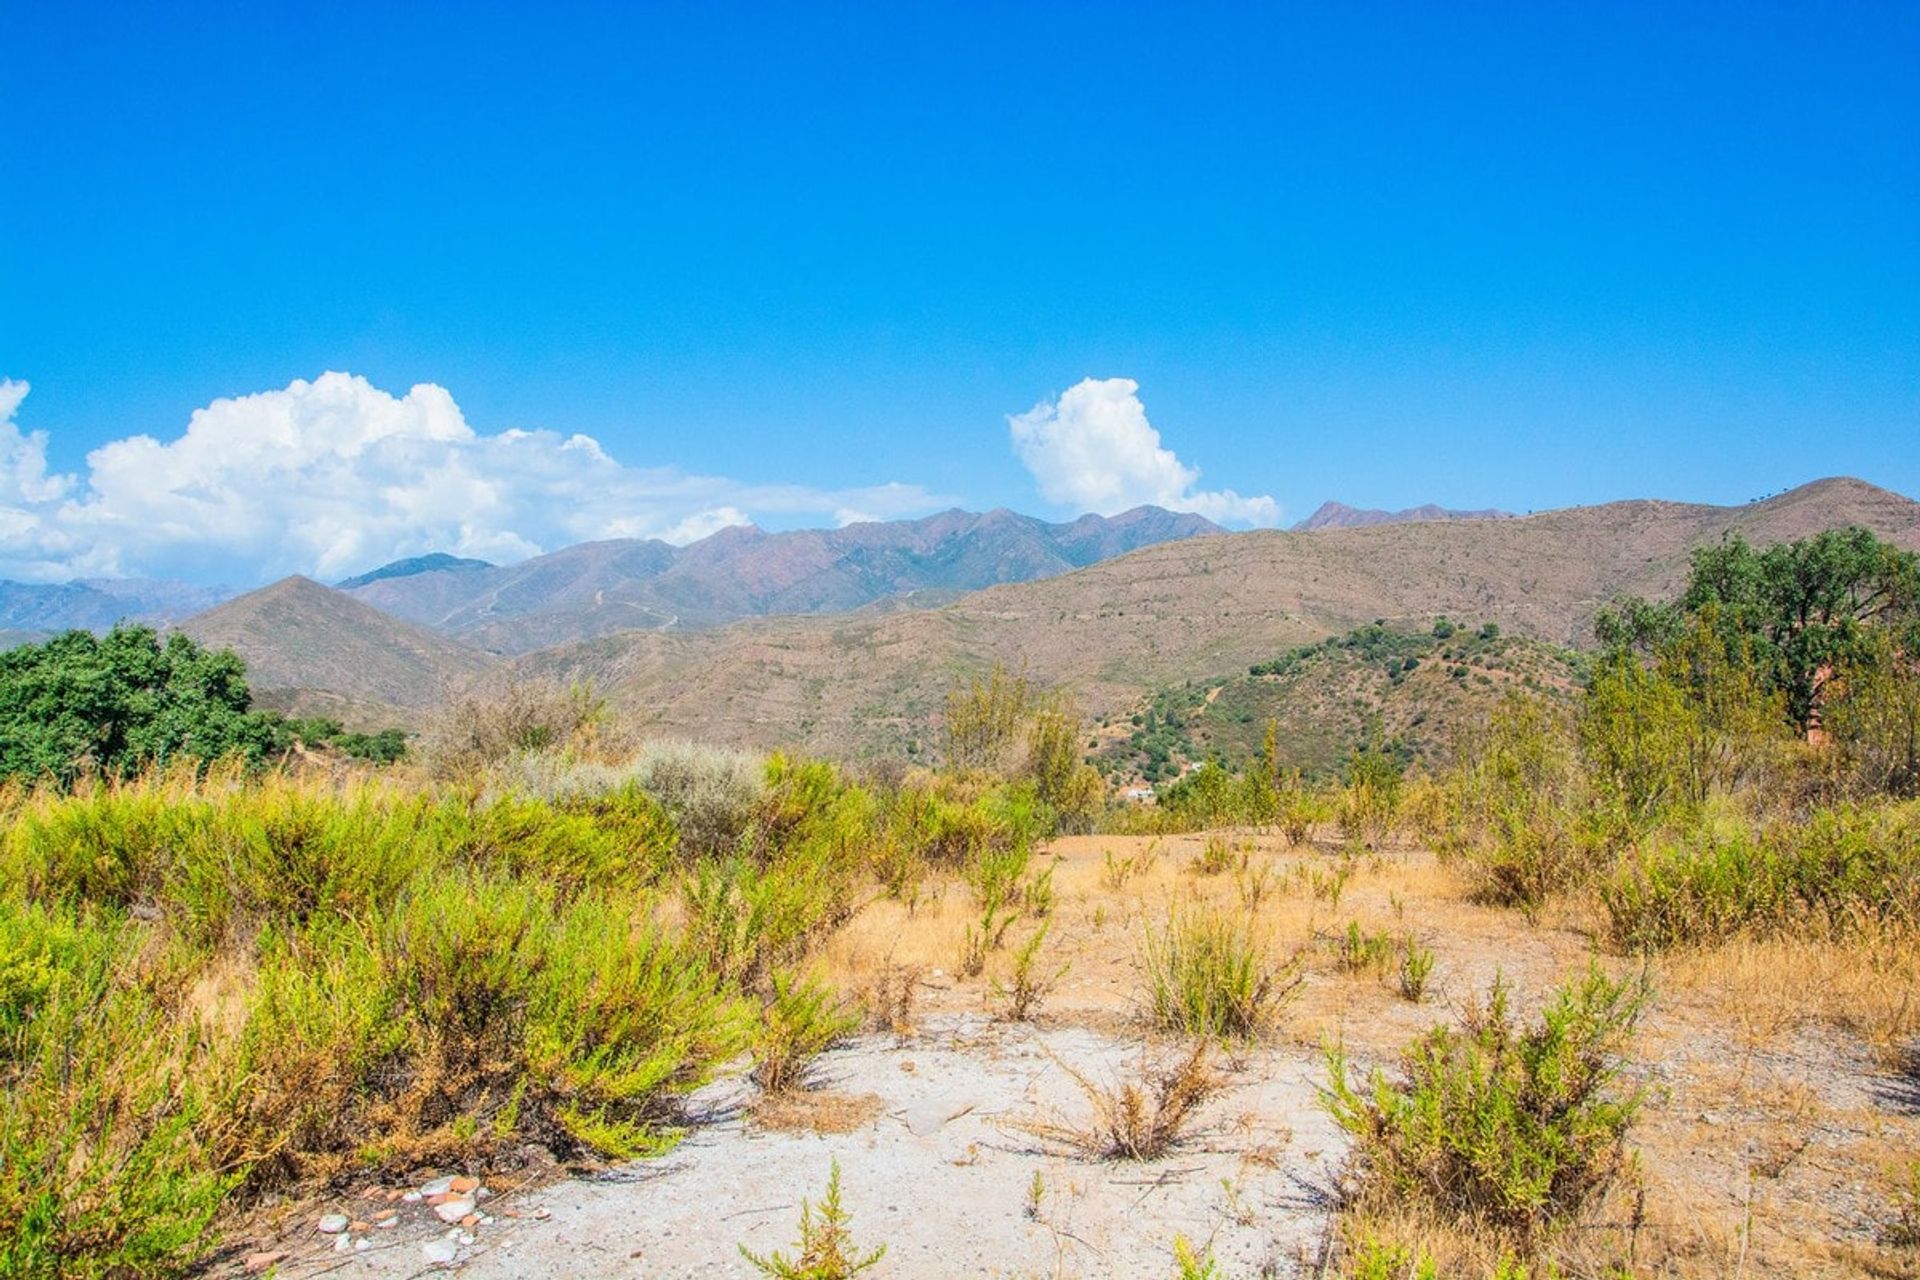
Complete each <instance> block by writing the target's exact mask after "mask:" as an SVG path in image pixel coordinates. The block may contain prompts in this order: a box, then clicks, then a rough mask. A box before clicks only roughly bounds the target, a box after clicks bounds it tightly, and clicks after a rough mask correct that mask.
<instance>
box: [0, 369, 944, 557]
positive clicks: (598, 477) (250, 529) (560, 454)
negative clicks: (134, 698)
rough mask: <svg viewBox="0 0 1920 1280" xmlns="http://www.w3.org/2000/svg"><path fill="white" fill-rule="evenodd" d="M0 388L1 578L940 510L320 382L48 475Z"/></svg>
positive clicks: (486, 553)
mask: <svg viewBox="0 0 1920 1280" xmlns="http://www.w3.org/2000/svg"><path fill="white" fill-rule="evenodd" d="M27 391H28V384H26V383H24V382H11V381H0V577H14V578H27V579H32V580H41V581H50V580H57V579H62V578H67V577H72V576H78V575H99V576H114V575H119V574H142V575H152V576H182V577H189V578H198V579H202V580H215V579H217V580H222V581H232V582H236V583H246V582H249V581H255V582H257V581H265V580H267V579H270V578H274V577H278V576H281V575H283V574H287V573H308V574H313V575H315V576H317V577H321V578H337V577H341V576H345V575H347V574H351V573H355V572H358V571H360V570H362V569H366V568H368V567H370V566H373V565H376V564H380V563H382V562H383V561H386V560H391V559H396V558H398V557H401V556H408V555H417V554H421V553H423V552H427V551H451V552H453V553H455V554H458V555H470V556H479V557H481V558H483V559H488V560H494V561H513V560H518V559H522V558H524V557H527V556H531V555H536V554H538V553H540V552H542V551H552V550H556V549H558V548H559V547H562V546H566V545H570V544H572V543H576V542H582V541H588V540H592V539H599V538H652V537H657V538H662V539H665V540H667V541H671V542H688V541H692V540H694V539H696V538H700V537H704V536H706V535H707V534H710V533H713V532H714V531H716V530H718V529H721V528H724V527H726V526H727V525H732V524H744V523H746V522H748V521H750V520H754V519H767V518H772V519H775V520H779V519H782V518H808V517H811V518H818V519H822V520H826V519H835V518H838V516H839V514H840V513H841V512H844V511H847V510H859V511H867V512H874V513H876V514H878V515H879V516H881V517H882V518H887V519H891V518H895V517H899V516H902V515H912V514H919V513H922V512H926V511H929V510H933V509H935V508H937V507H939V506H941V505H943V504H944V503H946V502H947V501H949V500H948V499H945V498H942V497H940V496H938V495H934V494H930V493H928V492H927V491H926V490H924V489H922V488H920V487H918V486H915V485H902V484H886V485H877V486H872V487H867V488H855V489H835V490H822V489H814V488H809V487H805V486H796V485H754V484H745V483H742V482H740V481H736V480H730V479H726V478H724V477H719V476H701V475H690V474H688V473H686V472H684V471H681V470H679V469H677V468H674V467H665V466H661V467H636V466H629V465H627V464H625V463H622V462H619V461H617V460H616V459H614V458H613V457H611V456H610V455H609V454H608V453H607V452H606V451H605V450H604V449H602V448H601V447H600V445H599V443H598V442H597V441H595V440H593V439H592V438H591V437H589V436H584V435H562V434H560V433H558V432H554V431H546V430H518V429H516V430H508V431H502V432H499V433H497V434H493V435H487V434H483V433H480V432H476V431H475V430H474V429H473V428H472V427H471V426H470V425H469V424H468V423H467V421H466V418H465V417H464V416H463V415H462V414H461V412H460V408H459V406H458V405H457V404H455V403H454V399H453V397H452V395H451V394H449V393H448V392H447V391H446V390H445V389H444V388H442V387H438V386H434V385H432V384H422V385H420V386H416V387H414V388H413V389H412V390H410V391H408V392H407V393H406V394H405V395H403V396H393V395H390V394H388V393H387V392H385V391H382V390H381V389H379V388H378V387H375V386H373V385H372V384H371V383H369V382H368V381H367V380H366V379H365V378H360V377H355V376H352V375H349V374H345V373H327V374H322V375H321V376H320V377H318V378H315V379H314V380H312V381H311V382H308V381H305V380H296V381H294V382H293V383H291V384H289V385H288V386H287V387H285V388H284V389H282V390H278V391H264V392H260V393H259V394H257V395H249V396H239V397H235V398H233V399H224V400H216V401H214V402H213V403H212V404H210V405H208V406H207V407H205V408H203V409H199V410H196V411H195V412H194V414H193V415H192V417H191V419H190V420H189V421H188V423H187V428H186V430H185V431H184V432H183V433H182V434H180V435H179V436H177V437H175V438H173V439H171V440H165V441H162V440H158V439H155V438H154V437H152V436H148V435H134V436H128V437H126V438H124V439H119V440H114V441H112V442H110V443H108V444H105V445H102V446H100V447H99V448H97V449H95V450H94V451H93V452H92V453H90V454H88V455H87V470H86V474H85V475H84V477H83V476H74V475H54V474H49V472H48V470H47V437H46V434H45V433H44V432H38V431H36V432H26V431H23V430H22V429H21V427H20V426H19V425H17V423H16V422H15V418H16V416H17V413H18V410H19V409H20V406H21V403H22V401H24V400H25V399H26V396H27Z"/></svg>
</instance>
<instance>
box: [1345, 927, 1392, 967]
mask: <svg viewBox="0 0 1920 1280" xmlns="http://www.w3.org/2000/svg"><path fill="white" fill-rule="evenodd" d="M1392 956H1393V939H1392V938H1390V937H1388V936H1387V935H1386V934H1385V933H1367V932H1364V931H1363V930H1362V929H1361V928H1360V922H1359V921H1358V920H1349V921H1347V931H1346V932H1345V933H1344V934H1342V935H1341V937H1340V950H1339V959H1340V968H1341V969H1342V970H1343V971H1345V972H1347V973H1373V974H1380V973H1383V972H1385V971H1386V967H1387V965H1388V963H1389V962H1390V960H1391V959H1392Z"/></svg>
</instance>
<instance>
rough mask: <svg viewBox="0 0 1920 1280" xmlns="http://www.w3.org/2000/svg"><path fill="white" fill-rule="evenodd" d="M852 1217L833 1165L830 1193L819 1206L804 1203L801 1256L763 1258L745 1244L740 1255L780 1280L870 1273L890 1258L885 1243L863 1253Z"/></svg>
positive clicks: (830, 1279) (842, 1278)
mask: <svg viewBox="0 0 1920 1280" xmlns="http://www.w3.org/2000/svg"><path fill="white" fill-rule="evenodd" d="M852 1220H853V1219H852V1215H850V1214H849V1213H847V1211H846V1210H845V1209H844V1208H843V1207H841V1204H840V1162H839V1161H838V1160H835V1161H834V1162H833V1172H832V1173H831V1174H829V1175H828V1177H827V1194H826V1195H825V1196H824V1197H823V1198H822V1199H821V1201H820V1203H819V1205H818V1206H817V1207H816V1206H815V1205H813V1204H812V1203H811V1202H809V1201H806V1200H802V1201H801V1202H800V1239H799V1240H798V1241H796V1242H795V1244H794V1248H795V1249H796V1250H798V1253H797V1256H794V1257H789V1256H787V1255H786V1254H784V1253H781V1252H779V1251H777V1250H776V1251H775V1252H774V1253H772V1254H768V1255H761V1254H757V1253H755V1252H753V1251H752V1250H751V1249H749V1248H747V1246H745V1245H741V1246H739V1249H740V1255H741V1256H742V1257H744V1258H745V1259H746V1260H747V1261H748V1262H749V1263H751V1264H753V1268H754V1270H756V1271H758V1272H760V1274H762V1275H768V1276H775V1277H778V1280H846V1278H847V1277H848V1276H856V1275H859V1274H860V1273H861V1272H862V1271H870V1270H872V1269H873V1268H874V1267H876V1266H878V1265H879V1264H880V1259H881V1258H883V1257H885V1256H886V1252H887V1246H885V1245H884V1244H883V1245H881V1246H879V1247H878V1248H876V1249H874V1250H872V1251H871V1252H868V1253H863V1252H861V1250H860V1249H859V1247H858V1246H856V1245H855V1244H854V1242H853V1231H852V1228H851V1226H850V1224H851V1222H852Z"/></svg>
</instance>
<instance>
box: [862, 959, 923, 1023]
mask: <svg viewBox="0 0 1920 1280" xmlns="http://www.w3.org/2000/svg"><path fill="white" fill-rule="evenodd" d="M923 972H924V971H923V970H922V969H920V968H918V967H917V966H908V965H900V964H895V963H893V962H892V961H891V960H889V961H888V962H887V963H886V964H884V965H882V966H881V968H880V972H878V973H876V974H874V976H873V979H872V981H871V982H869V983H868V985H867V991H866V1000H865V1003H866V1007H867V1025H868V1026H870V1027H872V1028H873V1029H874V1030H876V1031H891V1032H892V1033H893V1034H894V1035H897V1036H904V1035H906V1034H908V1033H909V1032H911V1031H912V1030H913V996H914V990H915V989H916V988H917V987H918V986H919V984H920V978H921V975H922V973H923Z"/></svg>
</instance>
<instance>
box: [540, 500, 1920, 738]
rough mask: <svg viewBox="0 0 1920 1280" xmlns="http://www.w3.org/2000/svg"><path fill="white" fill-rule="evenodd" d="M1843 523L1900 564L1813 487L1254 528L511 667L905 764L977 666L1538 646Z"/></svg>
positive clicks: (1126, 665) (1919, 533)
mask: <svg viewBox="0 0 1920 1280" xmlns="http://www.w3.org/2000/svg"><path fill="white" fill-rule="evenodd" d="M1847 525H1861V526H1864V527H1867V528H1870V529H1873V530H1874V531H1875V532H1877V533H1879V534H1880V535H1882V536H1883V537H1888V538H1891V539H1892V540H1894V541H1896V542H1898V543H1900V544H1901V545H1904V546H1908V547H1920V504H1915V503H1914V502H1912V501H1911V500H1909V499H1907V498H1903V497H1901V496H1900V495H1898V494H1895V493H1890V492H1888V491H1887V490H1884V489H1879V488H1876V487H1874V486H1872V485H1869V484H1865V483H1862V482H1860V481H1857V480H1846V479H1838V480H1823V481H1818V482H1815V483H1813V484H1809V485H1805V486H1802V487H1800V488H1798V489H1795V490H1792V491H1791V492H1788V493H1785V494H1782V495H1780V496H1779V497H1776V498H1772V499H1769V500H1767V501H1765V502H1760V503H1753V504H1750V505H1746V506H1740V507H1712V506H1703V505H1692V504H1684V503H1675V502H1658V501H1634V502H1619V503H1609V504H1606V505H1602V506H1592V507H1577V508H1570V509H1567V510H1564V511H1553V512H1545V513H1542V514H1539V515H1534V516H1527V517H1522V518H1516V519H1511V520H1487V521H1452V522H1430V523H1409V524H1388V525H1375V526H1370V527H1365V528H1357V529H1328V530H1321V531H1318V532H1313V533H1294V532H1269V531H1262V532H1254V533H1243V534H1233V535H1227V536H1216V537H1205V538H1195V539H1190V540H1185V541H1181V542H1174V543H1167V544H1162V545H1159V546H1154V547H1149V548H1146V549H1144V550H1141V551H1136V552H1133V553H1132V554H1129V555H1126V556H1122V557H1120V558H1117V559H1114V560H1109V561H1105V562H1102V563H1100V564H1097V565H1094V566H1092V567H1090V568H1087V569H1082V570H1080V571H1078V572H1074V573H1070V574H1065V575H1062V576H1060V577H1057V578H1051V579H1047V580H1044V581H1040V582H1032V583H1025V584H1020V585H1013V586H1002V587H995V588H992V589H990V590H986V591H981V592H976V593H974V594H972V595H969V596H967V597H965V598H964V599H961V600H959V601H957V602H955V603H954V604H952V605H949V606H947V607H946V608H943V609H938V610H928V611H914V612H900V613H892V614H885V615H880V616H871V615H869V616H860V617H837V618H776V619H766V620H758V621H752V622H746V623H741V624H737V625H735V626H732V627H728V628H726V629H724V630H722V631H719V632H717V633H714V634H710V635H704V636H700V637H697V638H696V637H689V636H684V635H675V634H672V633H660V632H629V633H625V634H619V635H610V636H605V637H600V638H597V639H594V640H590V641H587V642H585V643H581V644H577V645H571V646H566V647H563V648H557V649H554V650H550V651H547V652H544V653H539V654H533V655H529V656H528V657H527V658H525V659H523V660H522V661H521V662H520V664H518V669H520V670H522V671H524V672H529V673H539V674H544V675H551V676H558V677H562V678H590V679H592V680H594V681H595V682H596V684H597V685H598V686H599V687H600V688H601V689H602V690H603V691H605V692H606V693H608V694H609V695H610V696H611V697H612V698H613V699H614V700H615V702H616V703H617V704H618V705H619V706H620V707H621V708H622V709H623V710H624V711H625V713H626V714H628V715H629V716H631V717H632V718H633V720H634V721H635V722H636V723H637V724H639V725H642V726H650V727H653V728H656V729H659V730H661V731H665V732H673V733H679V734H692V735H697V736H701V737H707V738H713V739H716V740H722V741H729V742H739V743H754V744H758V745H760V746H765V747H772V746H782V745H787V746H806V747H809V748H813V749H817V750H822V751H828V752H834V753H839V754H845V755H859V754H865V753H870V752H894V751H906V752H909V753H914V752H924V751H926V750H928V749H930V747H931V744H932V742H933V733H932V730H933V727H934V719H935V716H936V714H937V710H938V707H939V705H940V700H941V698H942V696H943V694H944V691H945V690H946V689H947V688H948V687H949V686H950V685H951V684H952V683H953V682H955V681H956V680H958V679H962V678H964V677H966V676H967V675H969V674H972V673H977V672H979V671H981V670H983V669H984V668H986V667H987V666H989V665H991V664H992V663H994V662H996V661H998V662H1004V663H1007V664H1009V665H1010V666H1013V667H1016V668H1019V667H1024V668H1025V669H1026V670H1027V671H1028V672H1029V673H1031V674H1032V675H1033V676H1034V677H1036V678H1037V679H1039V680H1041V681H1043V682H1046V683H1048V684H1051V685H1056V686H1060V687H1064V688H1067V689H1069V690H1071V691H1073V693H1074V694H1075V695H1076V696H1077V697H1078V698H1079V699H1080V701H1081V703H1082V705H1083V707H1085V709H1086V710H1087V711H1089V712H1090V713H1091V714H1093V715H1094V716H1095V717H1096V718H1103V717H1112V716H1115V715H1122V714H1126V713H1129V712H1130V711H1131V710H1132V709H1133V707H1134V706H1135V704H1136V703H1137V701H1138V699H1139V698H1140V697H1141V696H1142V695H1143V694H1144V693H1146V692H1147V691H1149V690H1152V689H1155V688H1159V687H1163V686H1168V685H1174V684H1179V683H1183V682H1185V681H1188V680H1196V679H1206V678H1210V677H1214V676H1217V675H1218V674H1220V673H1222V672H1230V671H1235V670H1243V669H1245V668H1246V667H1248V666H1250V665H1252V664H1253V663H1256V662H1264V661H1266V660H1268V659H1270V658H1272V657H1274V656H1275V655H1276V654H1279V653H1281V652H1283V651H1285V650H1286V649H1288V648H1290V647H1292V646H1294V645H1300V644H1306V643H1311V642H1313V641H1316V640H1319V639H1322V638H1323V637H1326V636H1329V635H1337V634H1340V633H1343V632H1346V631H1348V630H1351V629H1352V628H1354V627H1356V626H1359V625H1362V624H1364V623H1366V622H1369V621H1372V620H1374V619H1376V618H1379V619H1384V620H1385V621H1387V622H1388V623H1413V624H1417V625H1425V624H1426V623H1428V622H1430V621H1431V620H1432V619H1433V618H1434V617H1436V616H1439V615H1445V616H1448V617H1452V618H1458V619H1468V620H1474V621H1476V622H1481V621H1490V622H1494V623H1497V624H1498V625H1499V626H1500V627H1501V628H1502V629H1503V631H1505V632H1506V633H1508V634H1511V635H1515V636H1520V637H1526V638H1532V639H1537V640H1542V641H1545V642H1548V643H1550V644H1553V645H1579V644H1581V643H1583V642H1584V641H1585V640H1586V639H1587V638H1588V629H1589V627H1590V624H1591V619H1592V617H1593V614H1594V612H1595V610H1596V609H1597V608H1598V607H1599V606H1600V605H1602V604H1604V603H1606V602H1607V601H1608V600H1610V599H1612V598H1613V597H1615V596H1617V595H1619V594H1621V593H1623V592H1632V593H1638V594H1643V595H1650V596H1660V595H1666V594H1670V593H1671V592H1672V591H1673V590H1675V589H1676V588H1677V587H1678V586H1679V584H1680V582H1681V581H1682V579H1683V577H1684V574H1685V569H1686V562H1687V556H1688V553H1689V551H1690V550H1691V549H1692V548H1693V547H1696V546H1699V545H1702V544H1705V543H1708V542H1711V541H1713V540H1715V539H1718V538H1719V537H1721V536H1722V535H1723V534H1725V533H1727V532H1729V531H1739V532H1740V533H1742V534H1743V535H1744V536H1746V537H1747V538H1749V539H1750V540H1752V541H1755V542H1759V543H1767V542H1775V541H1782V540H1787V539H1792V538H1798V537H1804V536H1807V535H1809V534H1812V533H1815V532H1818V531H1819V530H1821V529H1824V528H1831V527H1840V526H1847Z"/></svg>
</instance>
